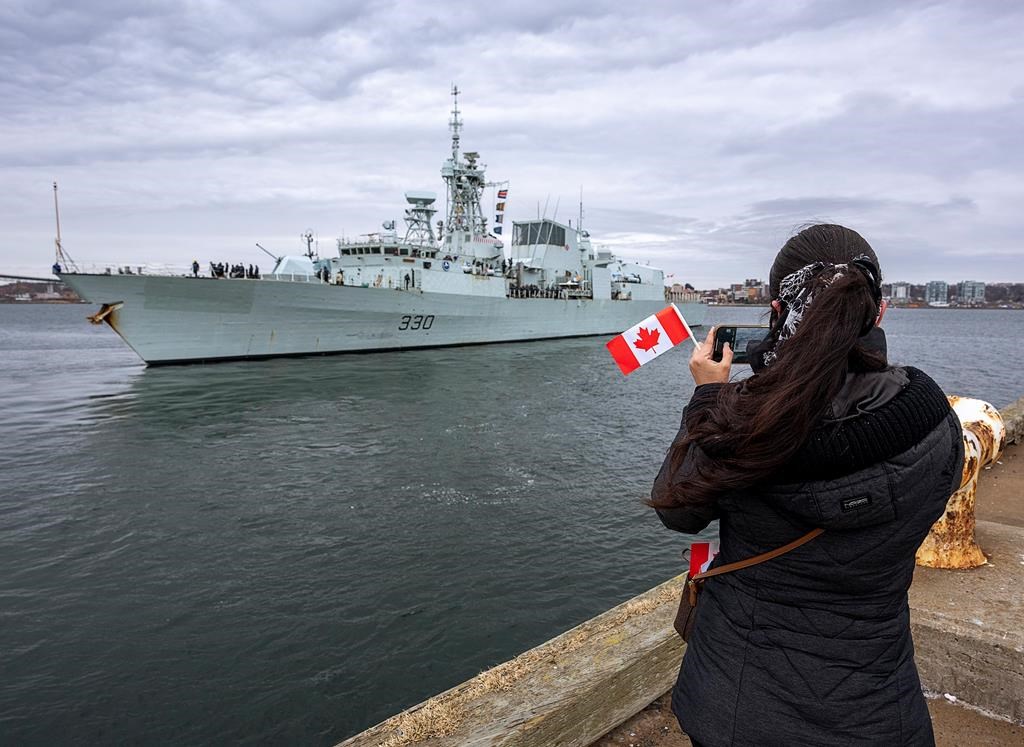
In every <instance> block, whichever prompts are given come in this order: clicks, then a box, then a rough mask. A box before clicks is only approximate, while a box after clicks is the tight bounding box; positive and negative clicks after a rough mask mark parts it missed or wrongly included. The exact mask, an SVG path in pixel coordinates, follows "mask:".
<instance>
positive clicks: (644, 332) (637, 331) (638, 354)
mask: <svg viewBox="0 0 1024 747" xmlns="http://www.w3.org/2000/svg"><path fill="white" fill-rule="evenodd" d="M687 338H690V339H693V332H691V331H690V327H689V325H688V324H687V323H686V320H685V319H683V315H682V314H681V313H680V312H679V309H677V308H676V305H675V304H669V305H668V306H666V307H665V308H664V309H662V310H661V311H659V312H658V313H657V314H651V315H650V316H649V317H647V318H646V319H644V320H643V321H642V322H640V323H639V324H637V325H634V326H632V327H630V328H629V329H627V330H626V331H625V332H623V333H622V334H621V335H618V336H617V337H613V338H612V339H611V340H609V341H608V343H607V344H606V347H607V348H608V352H609V353H611V354H612V358H614V359H615V362H616V363H618V364H619V368H620V369H621V370H622V373H624V374H626V375H629V374H631V373H633V372H634V371H636V370H637V369H638V368H640V366H642V365H644V364H645V363H647V361H652V360H654V359H655V358H657V357H658V356H659V355H661V354H662V353H664V352H665V351H666V350H670V349H671V348H673V347H675V346H676V345H678V344H679V343H681V342H682V341H683V340H685V339H687Z"/></svg>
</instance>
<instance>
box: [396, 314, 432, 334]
mask: <svg viewBox="0 0 1024 747" xmlns="http://www.w3.org/2000/svg"><path fill="white" fill-rule="evenodd" d="M433 326H434V315H433V314H428V315H427V316H423V315H421V314H416V315H415V316H411V315H409V314H404V315H403V316H402V320H401V321H400V322H399V323H398V331H399V332H405V331H406V330H407V329H408V330H413V329H430V328H431V327H433Z"/></svg>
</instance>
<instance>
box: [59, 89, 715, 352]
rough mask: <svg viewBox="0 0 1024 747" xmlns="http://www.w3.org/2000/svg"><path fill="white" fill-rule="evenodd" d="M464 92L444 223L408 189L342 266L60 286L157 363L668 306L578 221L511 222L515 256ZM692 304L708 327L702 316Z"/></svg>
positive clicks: (562, 324)
mask: <svg viewBox="0 0 1024 747" xmlns="http://www.w3.org/2000/svg"><path fill="white" fill-rule="evenodd" d="M458 93H459V92H458V89H457V88H454V87H453V89H452V96H453V99H454V104H453V108H452V114H451V118H450V120H449V129H450V133H451V153H450V155H449V157H448V158H447V159H446V160H445V161H444V163H443V164H442V167H441V178H442V180H443V181H444V184H445V213H444V220H439V221H436V222H435V216H436V214H437V212H438V208H437V207H435V205H436V202H437V195H436V194H435V193H433V192H425V191H415V192H413V191H410V192H406V193H405V199H406V208H405V215H404V219H405V230H404V231H403V232H402V234H401V235H400V234H399V231H398V230H397V228H396V222H395V221H394V220H388V221H385V222H384V223H383V225H382V228H383V230H382V231H379V232H376V233H372V234H367V235H364V236H361V237H359V238H358V239H356V240H346V239H339V240H338V241H337V246H336V250H337V253H336V255H335V256H330V257H320V256H318V255H316V254H315V253H314V252H312V251H309V252H308V253H307V255H305V256H285V257H280V258H278V260H277V262H276V263H275V267H274V269H273V271H272V272H270V273H269V274H266V275H263V276H262V277H259V278H253V277H235V278H232V277H216V278H213V277H210V278H206V277H181V276H179V277H165V276H156V275H139V274H137V273H136V274H114V273H113V272H110V271H109V270H108V271H107V272H106V273H103V274H86V273H67V272H65V273H63V274H62V277H63V278H64V280H66V281H67V282H68V284H69V285H71V286H72V287H73V288H74V289H75V291H76V292H77V293H79V295H81V296H82V297H83V298H86V299H88V300H90V301H95V302H99V303H102V304H103V306H102V308H101V309H100V311H99V312H97V314H96V315H94V317H93V320H94V321H97V322H100V321H105V322H107V323H109V324H110V326H111V327H113V328H114V329H115V330H116V331H117V332H118V334H120V335H121V336H122V337H123V338H124V339H125V341H126V342H127V343H128V344H129V345H130V346H131V347H132V348H133V349H134V350H135V351H136V352H137V353H138V354H139V355H140V356H141V357H142V358H143V360H145V361H146V362H147V363H151V364H153V363H171V362H174V363H180V362H190V361H197V360H224V359H238V358H265V357H273V356H280V355H305V354H318V353H342V352H353V351H366V350H389V349H396V348H414V347H432V346H440V345H463V344H475V343H486V342H508V341H515V340H532V339H543V338H554V337H569V336H583V335H598V334H609V333H616V332H621V331H622V329H626V328H628V327H630V326H631V325H632V324H634V323H635V322H636V320H638V319H642V318H643V317H645V316H647V315H649V314H651V313H653V312H654V311H657V310H659V309H660V308H662V307H663V306H664V304H665V301H666V290H665V286H664V274H663V273H662V271H661V270H659V269H656V268H652V267H649V266H646V265H641V264H637V263H630V262H624V261H621V260H619V259H617V258H616V257H615V256H614V255H613V254H612V253H611V252H610V251H608V250H606V249H602V248H599V247H596V246H595V245H594V244H593V243H592V242H591V239H590V236H589V234H588V233H587V232H586V231H584V230H583V228H582V225H581V221H578V222H577V225H576V226H572V225H571V222H570V223H569V224H563V223H560V222H558V221H556V220H554V219H552V218H546V217H540V218H538V219H536V220H532V221H527V222H516V223H513V224H512V229H513V230H512V234H511V246H510V247H509V251H508V253H507V254H506V251H505V244H504V241H503V238H502V237H499V236H498V235H496V233H497V232H496V231H495V230H492V228H491V227H490V226H489V222H488V219H487V217H486V216H487V214H485V212H484V210H483V207H482V200H483V197H484V193H485V190H486V189H487V188H488V187H492V186H502V185H498V184H494V183H489V182H487V180H486V176H485V167H484V165H483V164H482V163H481V162H480V156H479V154H478V153H476V152H474V151H466V152H463V151H462V150H461V130H462V120H461V117H460V112H459V108H458ZM503 184H507V183H503ZM499 194H504V190H503V191H502V192H499ZM581 216H582V208H581ZM498 230H500V229H498ZM308 241H311V239H308ZM307 246H308V247H311V243H307ZM681 305H682V306H683V313H684V316H685V317H686V318H687V320H688V321H689V322H690V324H691V325H699V324H701V323H702V321H703V316H704V311H705V307H704V306H702V305H700V304H696V303H687V304H681Z"/></svg>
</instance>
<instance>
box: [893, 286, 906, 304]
mask: <svg viewBox="0 0 1024 747" xmlns="http://www.w3.org/2000/svg"><path fill="white" fill-rule="evenodd" d="M889 298H890V299H892V302H893V303H895V304H903V303H909V302H910V283H893V284H892V286H891V287H890V289H889Z"/></svg>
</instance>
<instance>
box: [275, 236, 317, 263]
mask: <svg viewBox="0 0 1024 747" xmlns="http://www.w3.org/2000/svg"><path fill="white" fill-rule="evenodd" d="M301 238H302V240H303V241H305V242H306V256H307V257H309V258H310V259H314V258H316V257H318V256H319V252H315V251H313V240H314V238H315V237H314V236H313V232H312V231H306V232H305V233H304V234H302V237H301ZM261 248H262V247H261ZM317 248H318V249H319V246H318V247H317Z"/></svg>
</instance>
